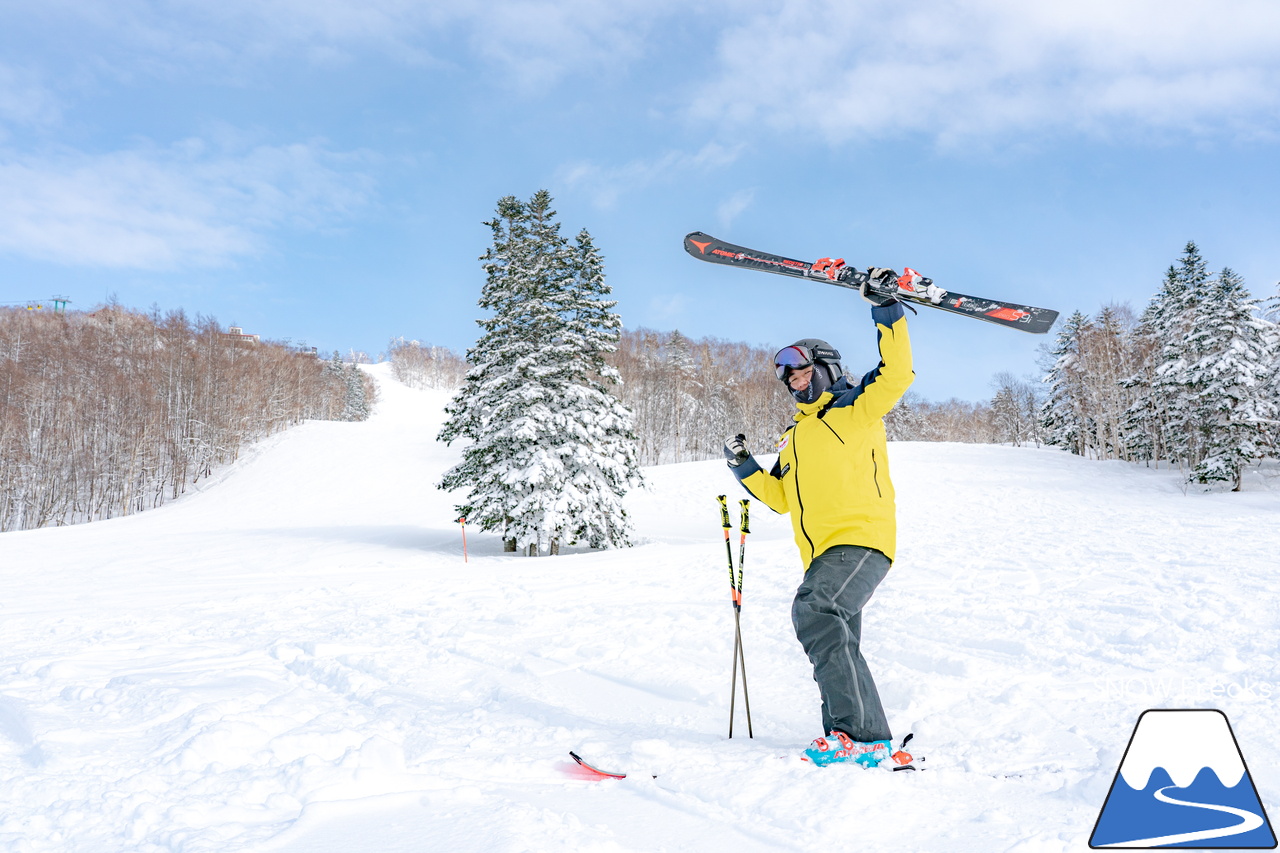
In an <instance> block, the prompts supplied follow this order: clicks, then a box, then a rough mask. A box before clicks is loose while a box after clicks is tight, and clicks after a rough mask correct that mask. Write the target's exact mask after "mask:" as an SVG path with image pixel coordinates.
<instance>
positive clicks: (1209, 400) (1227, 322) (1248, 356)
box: [1182, 268, 1275, 489]
mask: <svg viewBox="0 0 1280 853" xmlns="http://www.w3.org/2000/svg"><path fill="white" fill-rule="evenodd" d="M1201 305H1202V309H1201V311H1200V313H1199V317H1198V322H1197V323H1196V325H1195V328H1194V329H1192V330H1191V331H1190V332H1189V333H1188V335H1187V344H1186V347H1185V350H1186V351H1187V352H1188V353H1189V354H1192V353H1193V354H1194V355H1195V358H1194V360H1190V359H1189V360H1188V363H1187V364H1186V367H1185V369H1184V370H1183V374H1182V375H1183V382H1184V387H1185V389H1187V391H1189V392H1190V393H1191V394H1194V397H1192V402H1191V404H1190V408H1191V413H1192V424H1193V429H1194V432H1195V436H1194V438H1195V441H1194V447H1195V448H1196V450H1197V451H1198V452H1197V454H1196V457H1195V458H1194V459H1193V460H1190V461H1191V462H1193V463H1194V466H1193V467H1192V470H1191V474H1190V476H1191V479H1193V480H1195V481H1196V482H1199V483H1211V482H1230V483H1232V484H1233V487H1234V488H1235V489H1239V488H1240V475H1241V471H1242V470H1243V468H1244V466H1246V465H1248V464H1249V463H1250V462H1252V461H1254V460H1256V459H1259V458H1260V457H1262V456H1263V455H1264V454H1265V452H1266V451H1265V447H1266V444H1267V429H1266V428H1267V425H1268V422H1269V421H1271V420H1272V419H1273V418H1274V417H1275V409H1274V401H1273V397H1274V395H1273V394H1272V393H1271V389H1270V388H1268V387H1267V381H1268V378H1269V377H1270V375H1271V372H1272V366H1273V362H1274V360H1275V351H1274V343H1273V337H1272V336H1271V334H1270V332H1271V330H1270V328H1269V324H1268V323H1267V322H1266V321H1264V320H1262V319H1261V318H1259V317H1258V316H1257V314H1256V310H1257V306H1258V303H1257V301H1256V300H1254V299H1251V298H1250V297H1249V293H1248V291H1247V290H1245V287H1244V281H1243V279H1241V278H1240V276H1239V275H1237V274H1236V273H1235V272H1234V271H1232V270H1231V269H1230V268H1226V269H1224V270H1222V272H1221V273H1220V274H1219V275H1218V278H1217V280H1216V281H1214V282H1212V284H1211V286H1210V287H1209V288H1208V289H1207V292H1206V295H1205V299H1204V300H1203V301H1202V303H1201Z"/></svg>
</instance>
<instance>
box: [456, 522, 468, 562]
mask: <svg viewBox="0 0 1280 853" xmlns="http://www.w3.org/2000/svg"><path fill="white" fill-rule="evenodd" d="M458 523H459V524H461V525H462V562H464V563H465V562H467V520H466V519H465V518H459V519H458Z"/></svg>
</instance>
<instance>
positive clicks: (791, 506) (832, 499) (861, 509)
mask: <svg viewBox="0 0 1280 853" xmlns="http://www.w3.org/2000/svg"><path fill="white" fill-rule="evenodd" d="M871 317H872V319H873V320H874V321H875V324H876V331H877V333H878V338H879V346H880V365H879V366H878V367H877V368H876V369H875V370H872V371H871V372H870V373H868V374H867V375H865V376H863V377H862V381H861V382H859V383H858V384H856V385H854V384H851V383H850V382H849V379H848V377H845V378H842V379H840V380H838V381H837V382H836V383H835V384H834V385H833V386H832V387H831V389H830V390H828V391H826V392H824V393H823V394H822V396H820V397H819V398H818V399H817V401H815V402H813V403H807V404H804V403H797V404H796V405H797V408H798V409H799V411H798V412H797V413H796V416H795V420H796V423H795V425H794V426H792V427H791V428H790V429H788V430H787V431H786V432H785V433H783V435H782V438H781V439H780V440H779V441H778V461H777V463H775V464H774V466H773V470H771V471H767V472H766V471H765V470H764V469H763V468H761V467H760V465H759V463H757V462H756V460H755V458H754V457H752V458H749V459H747V460H746V461H745V462H743V463H742V464H741V465H739V466H738V467H737V468H733V469H731V470H732V471H733V472H734V474H735V475H737V477H738V480H739V482H741V483H742V485H743V486H744V487H745V488H746V489H747V491H748V492H750V493H751V494H752V495H753V496H754V497H755V498H756V499H757V500H759V501H762V502H763V503H764V504H765V505H766V506H768V507H769V508H770V509H772V510H773V511H774V512H778V513H787V512H789V513H791V527H792V529H793V530H794V532H795V537H796V545H798V546H799V548H800V558H801V560H802V561H803V562H804V567H805V570H806V571H807V570H808V568H809V564H810V563H811V562H812V561H813V559H814V558H815V557H817V556H818V555H820V554H822V553H823V552H824V551H826V550H827V549H828V548H831V547H832V546H834V545H859V546H862V547H864V548H875V549H876V550H877V551H880V552H881V553H883V554H884V555H885V556H886V557H888V558H889V559H890V561H892V560H893V556H894V549H895V545H896V543H897V519H896V513H895V509H894V491H893V482H892V481H891V480H890V479H889V458H888V453H887V451H886V448H885V432H884V420H883V418H884V416H885V415H887V414H888V413H889V411H890V410H891V409H892V408H893V406H894V404H895V403H897V402H898V400H899V399H900V398H901V397H902V395H903V394H905V393H906V391H907V388H908V387H909V386H910V385H911V381H912V380H913V379H914V378H915V373H914V372H913V371H912V368H911V341H910V339H909V338H908V336H907V319H906V316H905V312H904V311H903V310H902V305H901V303H896V302H895V303H894V304H892V305H888V306H885V307H879V308H873V309H871Z"/></svg>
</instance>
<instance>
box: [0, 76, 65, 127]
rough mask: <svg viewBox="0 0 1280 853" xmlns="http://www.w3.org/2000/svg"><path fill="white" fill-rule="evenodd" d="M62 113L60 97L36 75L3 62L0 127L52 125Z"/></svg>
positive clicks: (0, 88)
mask: <svg viewBox="0 0 1280 853" xmlns="http://www.w3.org/2000/svg"><path fill="white" fill-rule="evenodd" d="M58 115H59V107H58V101H57V99H56V98H55V97H54V96H53V95H52V94H51V93H50V92H49V91H48V89H46V88H45V87H44V86H42V85H41V84H40V83H39V82H38V81H37V80H36V79H35V77H34V76H32V75H31V74H29V73H26V72H24V71H21V70H19V69H17V68H15V67H13V66H11V65H5V64H4V63H0V126H3V125H5V124H18V125H41V124H49V123H51V122H53V121H55V120H56V119H57V118H58Z"/></svg>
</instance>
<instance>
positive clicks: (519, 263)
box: [439, 190, 639, 554]
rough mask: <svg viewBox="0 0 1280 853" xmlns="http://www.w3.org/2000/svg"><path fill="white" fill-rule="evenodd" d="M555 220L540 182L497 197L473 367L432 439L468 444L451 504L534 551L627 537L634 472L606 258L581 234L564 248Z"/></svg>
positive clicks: (453, 476) (445, 484)
mask: <svg viewBox="0 0 1280 853" xmlns="http://www.w3.org/2000/svg"><path fill="white" fill-rule="evenodd" d="M555 216H556V214H555V211H554V210H552V209H551V196H550V194H549V193H547V192H546V191H545V190H541V191H539V192H537V193H535V194H534V196H533V197H532V198H531V199H530V200H529V202H528V203H524V202H521V201H519V200H517V199H516V198H515V197H514V196H507V197H505V198H503V199H501V200H499V202H498V210H497V216H495V218H494V219H493V220H492V221H490V222H488V223H486V224H488V225H489V227H490V229H491V230H492V232H493V244H492V245H491V246H490V247H489V249H488V250H487V251H486V252H485V254H484V255H483V256H482V258H481V260H482V261H483V262H484V263H483V266H484V270H485V273H486V281H485V285H484V288H483V290H482V292H481V296H480V301H479V305H480V307H481V308H484V309H486V310H488V311H490V312H491V316H489V317H487V318H485V319H481V320H477V321H476V322H477V323H478V324H479V325H480V327H481V328H482V329H483V334H482V335H481V337H480V339H479V340H478V341H477V342H476V345H475V346H474V347H472V348H471V349H470V350H469V351H468V353H467V361H468V362H469V363H470V364H472V365H473V367H472V368H471V369H470V370H469V371H468V372H467V375H466V378H465V379H464V380H463V384H462V388H461V389H460V390H459V392H458V393H457V395H455V397H454V398H453V400H452V401H451V402H450V404H449V405H448V407H447V408H446V413H447V414H448V419H447V421H446V423H445V425H444V427H443V428H442V430H441V432H440V436H439V437H440V440H442V441H445V442H452V441H454V440H456V439H459V438H464V439H469V440H470V442H471V443H470V444H469V445H468V446H467V447H466V448H465V449H464V451H463V459H462V461H461V462H460V463H459V464H458V465H457V466H455V467H454V468H452V469H450V470H449V471H448V472H446V473H445V475H444V477H443V478H442V480H441V483H440V485H441V487H442V488H446V489H464V488H465V489H467V490H468V495H467V498H466V500H465V502H464V503H463V504H461V505H459V506H458V508H457V509H458V511H459V513H461V514H462V516H463V517H464V518H466V520H467V522H468V523H470V524H474V525H479V527H480V528H481V529H483V530H494V531H497V532H498V534H499V535H500V536H502V538H503V539H504V540H505V542H506V543H507V549H508V550H516V549H517V548H520V549H528V551H529V553H531V554H533V553H539V552H540V551H542V550H543V549H549V550H550V551H551V552H552V553H556V552H558V550H559V547H560V545H561V544H577V543H580V542H581V543H585V544H588V545H591V546H592V547H609V546H621V545H626V544H628V540H629V536H630V524H629V521H628V520H627V518H626V514H625V512H624V511H623V510H622V505H621V497H622V495H623V494H625V492H626V490H627V489H628V488H629V487H631V486H632V485H635V484H636V483H638V481H639V473H638V468H637V466H636V457H635V438H634V433H633V431H632V426H631V419H630V413H629V412H627V410H626V409H625V408H624V407H622V406H621V404H620V403H618V401H617V399H616V398H614V397H613V395H612V394H611V393H610V392H609V389H608V385H609V384H610V383H612V382H615V381H617V375H616V373H614V372H613V371H612V369H611V368H609V367H608V366H607V365H606V364H605V363H604V355H605V353H607V352H610V351H611V348H612V346H613V344H614V343H615V342H616V341H617V337H618V329H619V328H620V326H621V323H620V321H619V320H618V318H617V315H616V314H613V313H612V312H611V311H610V309H611V308H612V307H613V304H614V303H612V302H609V301H608V300H606V299H604V298H603V297H605V296H607V295H608V293H609V288H608V287H607V285H606V284H605V283H604V273H603V265H602V263H601V262H600V258H599V255H598V253H597V252H596V251H595V249H594V247H593V246H592V245H591V241H590V236H589V235H587V234H585V232H584V233H583V234H581V235H579V238H578V241H577V245H576V246H571V245H570V244H569V242H568V241H567V240H566V239H565V238H564V237H563V236H562V235H561V234H560V226H559V224H558V223H557V222H556V219H555Z"/></svg>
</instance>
